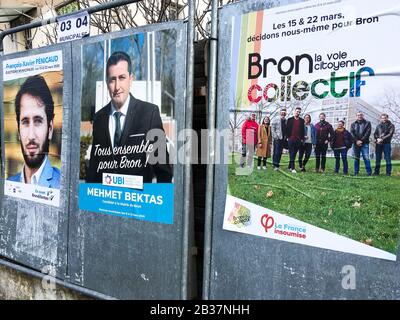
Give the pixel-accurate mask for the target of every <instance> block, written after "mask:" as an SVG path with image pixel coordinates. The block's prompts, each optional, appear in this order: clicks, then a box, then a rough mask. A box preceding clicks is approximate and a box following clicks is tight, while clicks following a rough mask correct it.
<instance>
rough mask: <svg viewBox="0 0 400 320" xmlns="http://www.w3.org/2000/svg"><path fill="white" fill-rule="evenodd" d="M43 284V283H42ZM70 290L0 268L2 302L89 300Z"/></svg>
mask: <svg viewBox="0 0 400 320" xmlns="http://www.w3.org/2000/svg"><path fill="white" fill-rule="evenodd" d="M42 282H43V283H42ZM88 299H91V298H88V297H86V296H83V295H81V294H80V293H77V292H75V291H72V290H70V289H66V288H64V287H61V286H56V285H55V284H50V283H49V282H48V281H46V280H42V279H39V278H36V277H32V276H29V275H26V274H24V273H22V272H19V271H16V270H14V269H11V268H8V267H4V266H0V300H88Z"/></svg>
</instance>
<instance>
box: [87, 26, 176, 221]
mask: <svg viewBox="0 0 400 320" xmlns="http://www.w3.org/2000/svg"><path fill="white" fill-rule="evenodd" d="M175 43H176V31H175V30H174V29H167V30H161V31H154V32H147V33H138V34H132V35H128V36H123V37H119V38H113V39H110V40H102V41H99V42H92V43H87V44H84V45H82V70H83V72H82V100H81V130H80V133H81V154H80V186H79V208H80V209H81V210H86V211H91V212H97V213H101V214H108V215H114V216H120V217H125V218H135V219H139V220H147V221H153V222H160V223H167V224H172V223H173V212H174V192H173V189H174V185H173V166H172V164H171V161H170V152H171V149H172V148H173V145H174V135H175V132H174V130H175V120H174V112H175V111H174V108H175V106H174V101H175V100H174V92H175V67H174V66H175V55H176V53H175Z"/></svg>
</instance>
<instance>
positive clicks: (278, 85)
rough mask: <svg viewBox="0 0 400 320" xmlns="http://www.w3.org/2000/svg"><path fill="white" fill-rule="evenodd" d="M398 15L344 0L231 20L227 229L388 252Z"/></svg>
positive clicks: (389, 5)
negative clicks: (229, 162) (229, 161)
mask: <svg viewBox="0 0 400 320" xmlns="http://www.w3.org/2000/svg"><path fill="white" fill-rule="evenodd" d="M398 14H399V6H398V1H397V0H384V1H379V2H376V1H372V0H366V1H365V0H363V1H361V0H343V1H306V2H302V3H297V4H292V5H288V6H284V7H279V8H273V9H268V10H262V11H257V12H250V13H246V14H242V15H237V16H234V17H231V19H232V20H231V21H232V38H231V40H232V41H231V44H232V45H231V52H232V54H231V78H230V93H229V94H230V96H229V99H230V103H229V106H226V108H229V113H230V118H229V127H230V154H229V156H230V159H231V164H229V173H228V181H229V183H228V194H227V197H226V206H225V215H224V222H223V228H224V229H225V230H230V231H234V232H241V233H246V234H250V235H254V236H259V237H265V238H270V239H275V240H280V241H286V242H292V243H297V244H303V245H308V246H313V247H319V248H324V249H329V250H335V251H341V252H346V253H351V254H357V255H362V256H368V257H375V258H380V259H386V260H392V261H394V260H396V253H397V247H398V240H399V214H400V202H399V201H398V194H399V192H400V167H399V163H400V140H399V139H400V135H399V132H400V118H399V114H400V108H399V106H400V59H399V52H400V45H399V42H398V41H397V40H396V39H397V35H398V33H399V30H400V20H399V19H398ZM227 121H228V120H227ZM227 125H228V124H227Z"/></svg>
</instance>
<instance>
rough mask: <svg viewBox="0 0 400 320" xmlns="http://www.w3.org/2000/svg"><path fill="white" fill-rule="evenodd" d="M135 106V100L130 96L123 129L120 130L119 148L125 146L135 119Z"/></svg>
mask: <svg viewBox="0 0 400 320" xmlns="http://www.w3.org/2000/svg"><path fill="white" fill-rule="evenodd" d="M136 104H137V101H136V99H135V98H134V97H133V96H132V95H130V101H129V107H128V112H127V115H126V118H125V123H124V128H123V130H122V137H121V146H123V145H125V144H126V140H127V139H128V137H129V134H130V131H131V128H132V126H133V123H134V121H135V119H136V118H135V116H136V112H137V108H136Z"/></svg>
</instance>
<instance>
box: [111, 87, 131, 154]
mask: <svg viewBox="0 0 400 320" xmlns="http://www.w3.org/2000/svg"><path fill="white" fill-rule="evenodd" d="M130 100H131V97H130V95H128V99H126V101H125V103H124V105H123V106H122V108H121V109H120V110H117V109H116V108H115V107H114V104H113V103H112V102H111V113H110V116H109V118H108V130H109V132H110V139H111V146H112V147H113V148H114V134H115V128H116V125H115V117H114V113H115V112H117V111H119V112H121V113H122V114H121V117H120V118H119V121H120V125H121V132H122V131H123V130H124V123H125V118H126V115H127V113H128V107H129V102H130Z"/></svg>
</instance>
